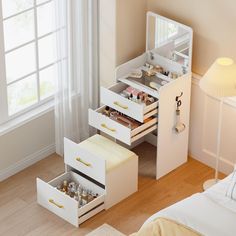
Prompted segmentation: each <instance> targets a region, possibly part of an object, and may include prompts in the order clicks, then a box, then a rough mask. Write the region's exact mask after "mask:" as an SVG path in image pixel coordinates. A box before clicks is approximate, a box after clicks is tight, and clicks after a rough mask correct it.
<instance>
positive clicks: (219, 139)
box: [215, 98, 224, 182]
mask: <svg viewBox="0 0 236 236" xmlns="http://www.w3.org/2000/svg"><path fill="white" fill-rule="evenodd" d="M223 103H224V98H221V99H220V108H219V120H218V134H217V150H216V169H215V181H216V182H217V181H218V173H219V162H220V144H221V131H222V110H223Z"/></svg>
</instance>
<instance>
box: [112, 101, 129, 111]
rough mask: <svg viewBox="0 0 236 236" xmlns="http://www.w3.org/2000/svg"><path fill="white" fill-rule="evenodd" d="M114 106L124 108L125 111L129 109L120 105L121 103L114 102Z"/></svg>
mask: <svg viewBox="0 0 236 236" xmlns="http://www.w3.org/2000/svg"><path fill="white" fill-rule="evenodd" d="M113 104H114V105H116V106H118V107H121V108H123V109H125V110H127V109H128V108H129V107H127V106H125V105H122V104H120V103H119V102H113Z"/></svg>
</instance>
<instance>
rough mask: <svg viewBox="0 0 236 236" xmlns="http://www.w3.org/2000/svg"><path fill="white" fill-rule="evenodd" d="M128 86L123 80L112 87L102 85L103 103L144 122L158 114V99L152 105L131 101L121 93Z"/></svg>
mask: <svg viewBox="0 0 236 236" xmlns="http://www.w3.org/2000/svg"><path fill="white" fill-rule="evenodd" d="M127 87H128V85H127V84H125V83H122V82H120V83H117V84H115V85H113V86H111V87H110V88H104V87H101V103H102V104H105V105H107V106H109V107H111V108H113V109H115V110H117V111H119V112H121V113H123V114H125V115H127V116H129V117H132V118H134V119H135V120H137V121H140V122H142V123H143V122H144V120H145V119H147V118H149V117H151V116H153V115H156V114H157V111H158V109H157V107H158V100H157V99H155V101H154V102H153V103H151V104H150V105H143V104H139V103H137V102H134V101H131V100H129V99H128V98H125V97H122V96H121V95H120V94H119V93H120V92H122V91H123V90H125V89H126V88H127Z"/></svg>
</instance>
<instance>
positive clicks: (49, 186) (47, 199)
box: [37, 172, 105, 227]
mask: <svg viewBox="0 0 236 236" xmlns="http://www.w3.org/2000/svg"><path fill="white" fill-rule="evenodd" d="M63 180H73V181H75V182H77V183H78V182H79V183H80V184H82V186H84V187H86V188H87V189H89V190H92V191H94V192H96V193H98V194H99V197H97V198H95V199H94V200H93V201H91V202H89V203H88V204H86V205H85V206H83V207H81V208H79V204H78V202H77V201H76V200H75V199H73V198H71V197H69V196H67V195H66V194H65V193H62V192H60V191H59V190H57V189H56V188H55V187H56V186H57V185H58V184H60V183H61V182H62V181H63ZM37 200H38V203H39V204H40V205H42V206H43V207H45V208H46V209H48V210H49V211H51V212H53V213H54V214H56V215H58V216H60V217H61V218H63V219H64V220H66V221H68V222H69V223H71V224H73V225H74V226H76V227H78V226H79V224H80V223H82V222H83V221H85V220H87V219H88V218H90V217H92V216H94V215H95V214H97V213H98V212H99V211H101V210H103V209H104V208H105V204H104V201H105V190H104V189H103V188H101V187H99V186H97V185H96V184H94V183H92V182H91V181H89V180H87V179H85V178H83V177H82V176H79V175H78V174H76V173H74V172H66V173H64V174H62V175H60V176H58V177H57V178H55V179H53V180H52V181H50V182H49V183H46V182H44V181H43V180H41V179H39V178H37Z"/></svg>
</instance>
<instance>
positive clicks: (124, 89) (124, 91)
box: [109, 82, 158, 112]
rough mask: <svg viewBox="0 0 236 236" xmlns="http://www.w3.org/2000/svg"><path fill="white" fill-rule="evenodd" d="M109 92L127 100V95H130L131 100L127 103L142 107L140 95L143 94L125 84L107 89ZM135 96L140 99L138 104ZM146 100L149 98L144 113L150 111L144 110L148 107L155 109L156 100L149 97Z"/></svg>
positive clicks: (118, 84)
mask: <svg viewBox="0 0 236 236" xmlns="http://www.w3.org/2000/svg"><path fill="white" fill-rule="evenodd" d="M109 90H110V91H112V92H114V93H116V94H119V95H120V96H122V97H124V98H126V99H129V95H130V94H131V93H132V96H133V100H131V99H129V101H131V102H134V103H137V104H138V105H140V106H142V105H143V104H142V102H141V98H142V97H143V96H142V94H144V92H142V91H141V90H138V89H135V88H133V87H131V86H129V85H127V84H125V83H122V82H120V83H117V84H116V85H114V86H112V87H110V88H109ZM137 95H138V96H139V97H140V102H138V100H137ZM148 98H150V100H148V101H147V104H146V105H145V106H143V107H144V110H145V112H148V111H150V109H145V107H146V108H148V107H149V106H151V105H152V107H153V109H155V108H156V107H157V101H158V99H157V98H154V97H152V96H151V95H149V96H148Z"/></svg>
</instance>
